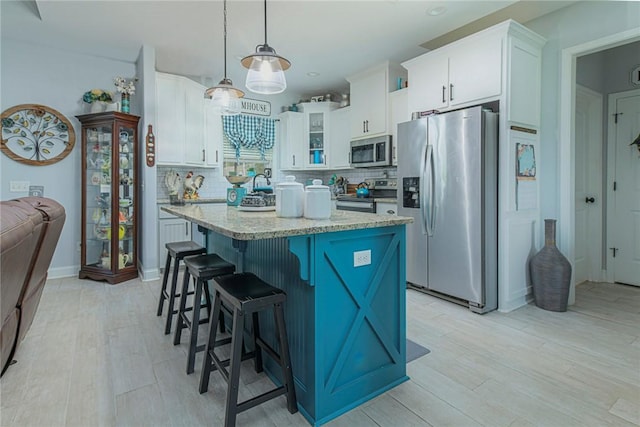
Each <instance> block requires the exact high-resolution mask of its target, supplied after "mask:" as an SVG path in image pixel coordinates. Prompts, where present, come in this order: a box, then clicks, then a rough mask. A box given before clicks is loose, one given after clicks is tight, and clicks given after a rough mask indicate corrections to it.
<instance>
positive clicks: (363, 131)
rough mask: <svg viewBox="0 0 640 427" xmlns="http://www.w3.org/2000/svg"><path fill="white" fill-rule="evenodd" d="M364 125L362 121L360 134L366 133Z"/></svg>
mask: <svg viewBox="0 0 640 427" xmlns="http://www.w3.org/2000/svg"><path fill="white" fill-rule="evenodd" d="M364 123H365V121H364V120H363V121H362V133H366V132H367V131H366V130H365V129H364Z"/></svg>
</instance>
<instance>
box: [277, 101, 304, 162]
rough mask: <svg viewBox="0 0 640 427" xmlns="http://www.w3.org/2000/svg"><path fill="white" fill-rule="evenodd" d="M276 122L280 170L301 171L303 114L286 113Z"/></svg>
mask: <svg viewBox="0 0 640 427" xmlns="http://www.w3.org/2000/svg"><path fill="white" fill-rule="evenodd" d="M278 117H279V119H280V122H278V142H277V143H276V151H277V152H278V160H279V162H280V169H284V170H295V169H302V167H303V164H304V161H303V156H304V146H303V145H302V144H303V141H304V139H305V138H304V114H303V113H298V112H293V111H287V112H284V113H281V114H280V115H279V116H278Z"/></svg>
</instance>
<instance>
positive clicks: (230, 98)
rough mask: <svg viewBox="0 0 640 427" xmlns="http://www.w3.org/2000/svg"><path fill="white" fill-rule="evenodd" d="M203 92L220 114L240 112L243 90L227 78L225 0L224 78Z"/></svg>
mask: <svg viewBox="0 0 640 427" xmlns="http://www.w3.org/2000/svg"><path fill="white" fill-rule="evenodd" d="M204 94H205V98H210V99H211V105H212V106H213V107H214V109H215V110H216V111H217V112H219V113H220V114H222V115H225V116H229V115H234V114H239V113H240V98H242V97H244V92H243V91H241V90H240V89H237V88H235V87H233V82H232V81H231V79H229V78H227V0H224V78H223V79H222V80H220V83H218V84H217V85H216V86H213V87H210V88H209V89H207V90H206V91H205V92H204Z"/></svg>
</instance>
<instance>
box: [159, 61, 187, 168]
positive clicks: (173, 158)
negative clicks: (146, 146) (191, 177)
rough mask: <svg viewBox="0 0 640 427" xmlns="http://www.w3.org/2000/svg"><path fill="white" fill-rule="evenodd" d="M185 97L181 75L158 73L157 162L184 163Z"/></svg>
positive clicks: (161, 163) (160, 163)
mask: <svg viewBox="0 0 640 427" xmlns="http://www.w3.org/2000/svg"><path fill="white" fill-rule="evenodd" d="M184 102H185V98H184V96H183V92H182V89H181V77H179V76H173V75H171V74H164V73H156V123H155V129H154V134H155V139H156V163H157V164H159V165H163V164H184V154H185V150H184V145H183V142H184V129H185V122H184V120H183V119H182V117H183V116H184V115H183V114H181V112H184V109H185V105H184Z"/></svg>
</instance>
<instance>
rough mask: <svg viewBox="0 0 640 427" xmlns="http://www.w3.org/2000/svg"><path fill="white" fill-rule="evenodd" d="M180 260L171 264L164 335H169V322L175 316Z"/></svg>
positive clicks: (177, 259)
mask: <svg viewBox="0 0 640 427" xmlns="http://www.w3.org/2000/svg"><path fill="white" fill-rule="evenodd" d="M179 267H180V259H179V258H178V257H176V259H175V261H174V262H173V275H172V277H171V292H170V293H169V311H168V312H167V323H166V325H165V327H164V334H165V335H169V334H170V333H171V321H172V320H173V315H174V314H175V313H174V312H175V300H176V282H177V281H178V270H179V269H180V268H179Z"/></svg>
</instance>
